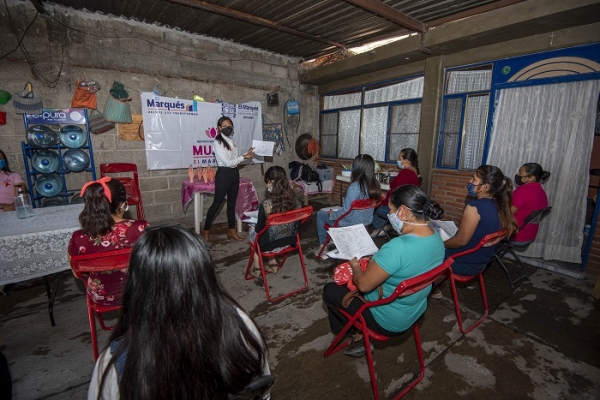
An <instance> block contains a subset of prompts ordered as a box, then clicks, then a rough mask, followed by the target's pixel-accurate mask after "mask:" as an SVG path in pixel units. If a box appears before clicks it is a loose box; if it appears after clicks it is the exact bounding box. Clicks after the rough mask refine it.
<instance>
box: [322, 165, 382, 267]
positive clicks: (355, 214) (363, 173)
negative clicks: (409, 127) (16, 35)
mask: <svg viewBox="0 0 600 400" xmlns="http://www.w3.org/2000/svg"><path fill="white" fill-rule="evenodd" d="M361 199H374V200H377V201H379V200H380V199H381V188H380V186H379V182H378V181H377V179H376V178H375V161H374V160H373V157H371V156H370V155H368V154H359V155H357V156H356V157H355V158H354V161H353V162H352V175H351V176H350V186H348V190H347V191H346V197H344V204H343V207H342V208H340V209H339V210H336V211H332V210H328V211H326V210H320V211H319V212H318V213H317V234H318V235H319V245H320V246H323V244H324V243H325V240H326V239H327V230H326V229H325V224H330V225H331V224H333V222H334V221H335V220H336V219H338V218H339V217H341V216H342V215H343V214H344V213H346V212H347V211H348V210H349V209H350V206H351V205H352V202H353V201H354V200H361ZM372 221H373V210H358V211H352V212H351V213H350V214H348V215H347V216H346V217H345V218H344V219H343V220H342V221H341V222H340V226H350V225H356V224H363V225H365V226H367V225H369V224H371V222H372ZM319 251H320V247H319V248H318V249H317V251H316V252H315V256H317V257H318V255H319ZM327 258H328V257H327V255H325V254H323V255H322V259H327Z"/></svg>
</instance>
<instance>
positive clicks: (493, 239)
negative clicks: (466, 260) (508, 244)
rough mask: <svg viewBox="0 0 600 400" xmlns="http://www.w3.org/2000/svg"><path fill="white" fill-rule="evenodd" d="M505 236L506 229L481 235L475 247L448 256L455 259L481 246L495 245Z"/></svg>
mask: <svg viewBox="0 0 600 400" xmlns="http://www.w3.org/2000/svg"><path fill="white" fill-rule="evenodd" d="M505 236H506V231H498V232H494V233H489V234H487V235H485V236H484V237H482V238H481V240H480V241H479V243H477V245H476V246H475V247H471V248H470V249H468V250H465V251H462V252H460V253H457V254H454V255H452V256H450V257H448V258H453V259H457V258H458V257H462V256H466V255H467V254H471V253H474V252H476V251H477V250H479V249H480V248H482V247H490V246H495V245H497V244H498V243H500V241H502V239H504V237H505Z"/></svg>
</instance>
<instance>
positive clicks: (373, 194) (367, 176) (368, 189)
mask: <svg viewBox="0 0 600 400" xmlns="http://www.w3.org/2000/svg"><path fill="white" fill-rule="evenodd" d="M350 181H351V182H352V183H354V182H357V181H358V184H359V185H360V191H361V193H362V194H363V195H368V196H369V198H370V199H375V200H379V199H380V198H381V187H380V186H379V182H378V181H377V179H376V178H375V160H373V157H371V156H370V155H368V154H359V155H357V156H356V157H355V158H354V161H352V176H351V178H350Z"/></svg>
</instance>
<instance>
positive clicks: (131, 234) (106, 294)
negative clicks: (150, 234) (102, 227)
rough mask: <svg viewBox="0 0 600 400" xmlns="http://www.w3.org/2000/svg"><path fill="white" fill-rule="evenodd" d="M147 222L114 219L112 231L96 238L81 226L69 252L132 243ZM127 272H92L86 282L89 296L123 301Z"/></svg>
mask: <svg viewBox="0 0 600 400" xmlns="http://www.w3.org/2000/svg"><path fill="white" fill-rule="evenodd" d="M147 226H148V222H146V221H134V220H124V221H120V222H117V223H115V226H114V227H113V230H112V231H111V232H109V233H107V234H106V235H104V236H101V237H97V238H92V237H90V236H89V235H87V234H85V233H83V230H82V229H80V230H78V231H75V232H74V233H73V236H72V237H71V241H70V242H69V248H68V251H69V255H70V256H74V255H78V254H93V253H102V252H105V251H114V250H120V249H123V248H126V247H132V246H133V245H134V244H135V242H136V241H137V240H138V238H139V237H140V236H142V234H143V233H144V231H145V229H146V227H147ZM126 274H127V271H126V270H115V271H105V272H96V273H90V274H89V276H88V284H87V294H88V296H90V298H91V299H92V300H93V301H94V302H95V303H97V304H101V305H115V304H120V303H121V297H122V295H123V288H124V286H125V278H126V276H127V275H126Z"/></svg>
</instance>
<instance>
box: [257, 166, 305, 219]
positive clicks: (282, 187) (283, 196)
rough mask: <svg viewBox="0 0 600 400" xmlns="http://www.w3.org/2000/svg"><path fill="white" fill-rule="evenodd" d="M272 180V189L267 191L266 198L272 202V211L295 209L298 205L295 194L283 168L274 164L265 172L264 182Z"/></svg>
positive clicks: (279, 211)
mask: <svg viewBox="0 0 600 400" xmlns="http://www.w3.org/2000/svg"><path fill="white" fill-rule="evenodd" d="M270 181H273V189H271V192H270V193H267V198H268V199H270V200H271V203H272V204H273V208H272V212H273V213H281V212H286V211H291V210H295V209H296V207H297V206H298V201H297V199H296V194H295V193H294V191H293V190H292V187H291V186H290V181H289V180H288V178H287V174H286V173H285V169H283V168H282V167H279V166H277V165H274V166H272V167H269V169H268V170H267V172H265V183H269V182H270Z"/></svg>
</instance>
